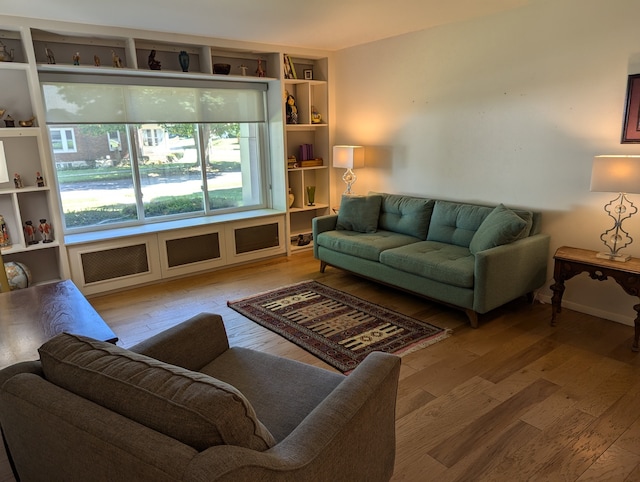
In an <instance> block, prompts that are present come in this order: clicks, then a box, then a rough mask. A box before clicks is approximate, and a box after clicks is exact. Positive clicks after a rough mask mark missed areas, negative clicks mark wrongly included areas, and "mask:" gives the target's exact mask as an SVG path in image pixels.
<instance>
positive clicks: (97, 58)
mask: <svg viewBox="0 0 640 482" xmlns="http://www.w3.org/2000/svg"><path fill="white" fill-rule="evenodd" d="M93 65H95V66H96V67H100V57H98V56H97V55H94V56H93Z"/></svg>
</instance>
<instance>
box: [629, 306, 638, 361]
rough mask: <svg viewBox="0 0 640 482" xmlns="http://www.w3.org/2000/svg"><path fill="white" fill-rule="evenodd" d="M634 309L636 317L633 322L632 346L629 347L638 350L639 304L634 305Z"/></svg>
mask: <svg viewBox="0 0 640 482" xmlns="http://www.w3.org/2000/svg"><path fill="white" fill-rule="evenodd" d="M633 309H634V310H636V313H637V315H636V319H635V320H634V322H633V325H634V328H635V332H634V335H633V346H632V347H631V349H632V350H633V351H640V347H638V339H640V304H637V305H634V307H633Z"/></svg>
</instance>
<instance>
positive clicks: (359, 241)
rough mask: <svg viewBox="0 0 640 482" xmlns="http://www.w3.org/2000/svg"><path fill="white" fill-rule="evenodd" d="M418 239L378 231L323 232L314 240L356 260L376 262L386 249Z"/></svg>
mask: <svg viewBox="0 0 640 482" xmlns="http://www.w3.org/2000/svg"><path fill="white" fill-rule="evenodd" d="M418 241H419V239H417V238H414V237H413V236H407V235H406V234H398V233H392V232H390V231H381V230H378V231H376V232H375V233H359V232H357V231H337V230H334V231H325V232H324V233H320V234H319V235H317V236H316V239H314V242H315V243H316V244H317V245H318V246H322V247H325V248H328V249H330V250H332V251H337V252H339V253H343V254H348V255H351V256H356V257H358V258H364V259H369V260H371V261H378V260H379V259H380V253H382V252H383V251H384V250H386V249H391V248H397V247H398V246H404V245H405V244H411V243H416V242H418Z"/></svg>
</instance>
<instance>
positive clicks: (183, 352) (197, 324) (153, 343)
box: [129, 313, 229, 371]
mask: <svg viewBox="0 0 640 482" xmlns="http://www.w3.org/2000/svg"><path fill="white" fill-rule="evenodd" d="M228 349H229V340H228V339H227V332H226V330H225V328H224V323H223V321H222V317H221V316H220V315H215V314H213V313H200V314H198V315H196V316H194V317H193V318H190V319H188V320H187V321H184V322H182V323H180V324H178V325H176V326H174V327H172V328H169V329H167V330H165V331H162V332H160V333H158V334H157V335H155V336H152V337H151V338H148V339H147V340H145V341H143V342H141V343H138V344H137V345H134V346H132V347H131V348H129V350H131V351H134V352H136V353H140V354H142V355H146V356H149V357H151V358H155V359H156V360H160V361H163V362H165V363H170V364H171V365H177V366H180V367H183V368H186V369H187V370H193V371H199V370H200V369H201V368H202V367H204V366H205V365H207V364H208V363H209V362H211V361H212V360H213V359H215V358H217V357H218V356H219V355H221V354H222V353H224V352H225V351H226V350H228Z"/></svg>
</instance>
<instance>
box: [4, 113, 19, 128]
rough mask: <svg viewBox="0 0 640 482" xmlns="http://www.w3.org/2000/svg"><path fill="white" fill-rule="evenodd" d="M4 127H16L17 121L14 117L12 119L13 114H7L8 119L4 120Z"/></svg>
mask: <svg viewBox="0 0 640 482" xmlns="http://www.w3.org/2000/svg"><path fill="white" fill-rule="evenodd" d="M4 125H5V126H6V127H15V126H16V121H15V119H14V118H13V117H11V114H7V118H6V119H5V120H4Z"/></svg>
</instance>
